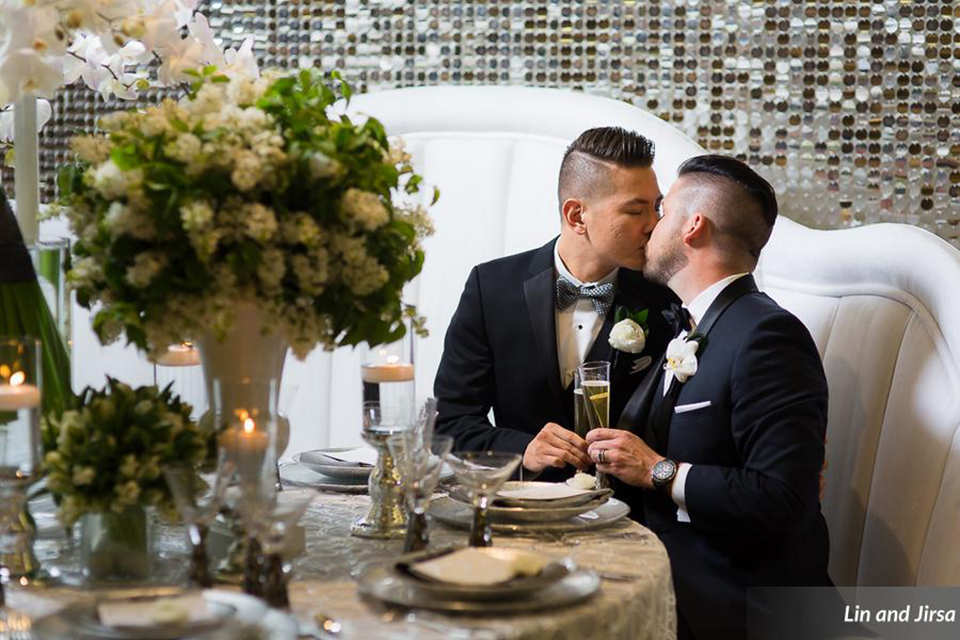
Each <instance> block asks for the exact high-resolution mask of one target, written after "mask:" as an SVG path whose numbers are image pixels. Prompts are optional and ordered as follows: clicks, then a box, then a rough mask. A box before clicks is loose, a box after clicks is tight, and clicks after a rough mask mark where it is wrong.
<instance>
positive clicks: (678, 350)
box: [663, 333, 705, 384]
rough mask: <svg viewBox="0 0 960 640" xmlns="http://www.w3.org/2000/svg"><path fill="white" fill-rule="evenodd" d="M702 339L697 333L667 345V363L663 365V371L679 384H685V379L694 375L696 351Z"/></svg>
mask: <svg viewBox="0 0 960 640" xmlns="http://www.w3.org/2000/svg"><path fill="white" fill-rule="evenodd" d="M704 337H705V336H703V335H700V334H699V333H694V334H691V335H688V336H683V337H679V338H674V339H673V340H671V341H670V343H669V344H668V345H667V361H666V362H664V363H663V369H664V371H667V372H670V373H672V374H673V377H674V378H676V379H677V382H679V383H680V384H683V383H684V382H686V381H687V378H692V377H693V376H694V375H696V373H697V364H698V363H697V351H698V350H699V349H700V344H701V343H702V342H703V341H704Z"/></svg>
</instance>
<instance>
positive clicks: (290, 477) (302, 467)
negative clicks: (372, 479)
mask: <svg viewBox="0 0 960 640" xmlns="http://www.w3.org/2000/svg"><path fill="white" fill-rule="evenodd" d="M453 478H454V473H453V469H451V468H450V467H449V466H447V464H446V463H444V465H443V468H442V469H441V470H440V482H446V481H448V480H451V479H453ZM280 480H281V481H282V482H283V484H285V485H289V486H291V487H310V488H313V489H318V490H320V491H331V492H334V493H348V494H353V495H361V494H365V493H367V482H366V481H364V482H363V483H362V484H357V483H355V482H351V481H348V480H341V479H340V478H331V477H330V476H327V475H324V474H322V473H320V472H318V471H315V470H314V469H312V468H310V466H309V465H307V464H304V463H302V462H287V463H284V464H281V465H280Z"/></svg>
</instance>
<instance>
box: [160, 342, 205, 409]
mask: <svg viewBox="0 0 960 640" xmlns="http://www.w3.org/2000/svg"><path fill="white" fill-rule="evenodd" d="M153 384H155V385H156V386H158V387H161V388H163V387H165V386H167V385H168V384H173V388H174V390H175V391H176V393H177V395H179V396H180V399H181V400H183V401H184V402H187V403H189V404H190V406H191V407H193V411H192V413H191V417H192V418H193V419H194V420H202V419H203V418H202V417H203V415H204V412H205V411H206V410H207V408H208V406H209V404H210V401H209V400H208V398H207V389H206V384H205V383H204V379H203V368H202V367H201V366H200V350H199V349H197V347H196V345H194V343H193V342H189V341H188V342H181V343H180V344H173V345H170V346H168V347H167V349H166V351H164V352H163V353H161V354H160V355H158V356H156V358H155V359H154V360H153ZM208 415H209V414H208ZM205 422H206V423H207V425H206V426H211V424H210V421H209V418H207V419H206V420H205Z"/></svg>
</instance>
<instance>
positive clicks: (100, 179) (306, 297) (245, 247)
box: [59, 66, 436, 398]
mask: <svg viewBox="0 0 960 640" xmlns="http://www.w3.org/2000/svg"><path fill="white" fill-rule="evenodd" d="M194 79H195V80H194V82H193V84H192V86H191V88H190V91H189V93H188V95H187V96H186V97H185V98H183V99H182V100H179V101H175V100H166V101H164V102H163V103H161V104H159V105H157V106H155V107H151V108H148V109H146V110H143V111H129V112H120V113H115V114H112V115H110V116H107V117H105V118H103V119H102V120H101V122H100V126H101V128H102V129H103V131H104V133H103V135H92V136H82V137H78V138H75V139H74V140H73V150H74V152H75V153H76V157H77V160H78V162H77V164H76V165H73V166H69V167H66V168H65V169H63V170H62V171H61V173H60V176H59V185H60V192H61V196H62V200H63V204H64V205H65V206H66V211H67V215H68V216H69V220H70V225H71V228H72V230H73V232H74V233H75V234H76V235H77V237H78V239H79V240H78V242H77V244H76V248H75V254H76V259H75V261H74V263H73V267H72V270H71V271H70V272H69V274H68V279H69V280H71V281H72V283H73V285H74V286H75V287H76V291H77V299H78V301H79V303H80V304H81V305H84V306H86V307H94V306H96V313H95V317H94V329H95V330H96V332H97V334H98V335H99V337H100V339H101V341H103V342H109V341H111V340H113V339H115V338H117V337H118V336H120V335H121V334H125V335H126V338H127V340H128V341H129V342H132V343H134V344H136V345H137V346H138V347H140V348H141V349H143V350H146V351H149V352H153V353H157V352H160V351H162V350H163V349H165V348H166V346H167V345H170V344H175V343H179V342H181V341H183V340H187V339H191V340H196V341H197V342H198V343H199V346H200V350H201V357H202V359H203V363H204V368H205V375H206V376H207V379H208V380H207V382H208V393H209V394H210V395H209V397H210V398H214V393H213V392H214V389H213V385H212V380H213V378H215V377H216V378H220V379H221V380H224V381H238V380H241V379H243V378H271V377H272V378H278V377H279V375H280V371H281V369H282V366H283V358H284V354H285V353H286V350H287V348H288V346H289V347H291V348H292V349H293V351H294V353H295V355H296V356H297V357H301V358H302V357H304V356H305V355H306V354H307V353H308V352H309V351H310V350H311V349H313V348H314V347H315V346H316V345H318V344H320V345H323V346H324V347H325V348H327V349H333V348H335V347H337V346H341V345H355V344H358V343H360V342H367V343H369V344H371V345H376V344H381V343H384V342H390V341H393V340H396V339H397V338H399V337H400V336H402V335H403V334H404V332H405V326H404V322H403V319H404V318H405V317H410V318H413V326H414V327H415V328H417V329H418V330H420V328H421V327H422V322H421V319H420V318H419V317H418V316H417V313H416V310H415V309H414V308H412V307H409V306H407V305H404V304H403V303H402V301H401V292H402V289H403V287H404V285H405V283H407V282H408V281H410V280H411V279H412V278H414V277H415V276H416V275H417V274H418V273H419V272H420V269H421V266H422V263H423V258H424V255H423V250H422V248H421V244H420V241H421V239H422V238H423V237H424V236H425V235H427V234H428V233H430V231H431V225H430V220H429V218H428V217H427V215H426V211H425V208H424V207H423V206H421V205H419V204H417V205H413V204H403V203H404V202H405V203H411V202H416V201H417V200H416V199H414V198H413V197H412V196H413V194H416V193H418V191H419V190H420V183H421V177H420V176H418V175H416V174H415V173H414V172H413V169H412V167H411V164H410V158H409V156H408V155H407V154H405V153H404V152H403V151H402V149H399V148H396V147H391V145H390V143H389V142H388V139H387V135H386V132H385V131H384V128H383V126H382V125H381V124H380V123H379V122H378V121H377V120H375V119H373V118H369V119H366V120H365V121H363V122H362V123H361V122H354V121H353V120H351V119H349V118H348V117H346V116H339V117H338V116H335V115H333V112H332V107H333V106H334V103H335V102H337V101H338V100H340V99H345V100H348V99H349V97H350V89H349V87H348V85H346V84H345V83H343V82H342V81H341V80H340V79H339V76H338V75H336V74H332V75H327V76H325V75H322V74H320V73H319V72H316V71H307V70H303V71H299V72H296V73H294V74H292V75H286V76H284V75H270V74H267V75H264V76H263V77H258V78H252V77H227V76H225V75H221V74H220V73H219V72H218V71H217V70H216V69H215V68H214V67H212V66H211V67H207V68H204V69H203V70H202V71H198V72H195V75H194ZM435 195H436V194H434V197H435Z"/></svg>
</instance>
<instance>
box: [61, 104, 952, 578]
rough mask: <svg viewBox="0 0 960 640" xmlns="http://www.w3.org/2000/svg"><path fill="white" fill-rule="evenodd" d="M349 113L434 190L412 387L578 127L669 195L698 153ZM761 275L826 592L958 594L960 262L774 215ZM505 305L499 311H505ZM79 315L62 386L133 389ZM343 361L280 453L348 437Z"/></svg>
mask: <svg viewBox="0 0 960 640" xmlns="http://www.w3.org/2000/svg"><path fill="white" fill-rule="evenodd" d="M350 111H351V112H353V113H355V114H363V113H367V114H372V115H375V116H376V117H378V118H380V119H381V120H382V121H383V122H384V124H385V125H386V127H387V130H388V131H389V132H390V133H392V134H398V135H402V136H403V138H404V139H405V140H406V143H407V148H408V150H409V151H410V152H411V153H412V154H413V156H414V159H415V164H416V166H417V168H418V170H419V171H420V172H422V173H423V174H424V175H425V176H426V178H427V181H428V182H429V183H431V184H435V185H437V186H439V188H440V190H441V199H440V202H439V203H438V204H437V206H436V207H435V208H434V209H433V216H434V219H435V222H436V227H437V233H436V235H435V236H433V237H432V238H430V239H428V241H427V243H426V249H427V261H426V264H425V267H424V271H423V274H422V275H421V277H420V278H419V279H418V281H417V282H415V283H413V284H412V285H411V286H410V289H409V291H408V296H407V297H408V299H409V300H410V301H415V302H416V303H417V304H418V305H419V307H420V310H421V312H423V313H424V314H425V315H426V316H427V318H428V319H429V327H430V329H431V335H430V337H429V338H427V339H425V340H422V341H420V342H419V343H418V345H417V385H418V390H419V391H420V392H421V393H422V394H426V393H429V392H430V390H432V387H433V376H434V373H435V371H436V367H437V364H438V362H439V359H440V355H441V351H442V345H443V336H444V332H445V331H446V327H447V324H448V322H449V320H450V317H451V316H452V315H453V312H454V309H455V308H456V305H457V302H458V300H459V296H460V292H461V290H462V287H463V284H464V282H465V280H466V277H467V274H468V272H469V270H470V268H471V267H472V266H473V265H474V264H476V263H478V262H482V261H485V260H489V259H492V258H495V257H498V256H502V255H506V254H510V253H514V252H517V251H521V250H524V249H528V248H532V247H536V246H538V245H540V244H542V243H543V242H546V241H547V240H548V239H550V238H551V237H553V236H554V235H556V234H557V232H558V228H559V218H558V215H559V214H558V213H557V202H556V179H557V171H558V168H559V164H560V159H561V155H562V152H563V149H564V148H565V146H566V145H567V144H568V143H569V142H570V141H571V140H572V139H573V138H575V137H576V136H577V135H578V134H579V133H580V132H581V131H583V130H584V129H587V128H589V127H593V126H602V125H620V126H624V127H627V128H631V129H635V130H637V131H639V132H641V133H643V134H644V135H646V136H648V137H649V138H651V139H653V140H654V141H655V142H656V145H657V155H656V162H655V164H654V168H655V170H656V172H657V174H658V175H659V178H660V188H661V190H662V191H663V192H664V193H666V191H667V189H668V188H669V186H670V184H671V183H672V181H673V179H674V177H675V173H676V169H677V167H678V165H679V164H680V163H681V162H682V161H683V160H685V159H686V158H688V157H690V156H693V155H697V154H700V153H703V150H702V149H701V148H700V147H699V146H698V145H697V144H696V143H695V142H694V141H692V140H690V139H689V138H687V137H686V136H684V135H683V134H681V133H679V132H678V131H677V130H676V129H674V128H672V127H670V126H669V125H668V124H666V123H664V122H663V121H661V120H660V119H658V118H657V117H655V116H653V115H651V114H648V113H646V112H644V111H642V110H640V109H637V108H635V107H632V106H630V105H627V104H625V103H622V102H616V101H613V100H609V99H605V98H599V97H593V96H588V95H584V94H579V93H572V92H568V91H560V90H551V89H531V88H521V87H434V88H416V89H402V90H395V91H384V92H380V93H374V94H366V95H362V96H358V97H356V98H355V99H354V101H353V102H352V103H351V105H350ZM759 276H760V277H759V280H760V282H761V286H762V287H763V288H765V290H766V291H767V292H769V293H770V295H772V296H773V297H774V298H775V299H777V300H778V301H779V302H780V303H781V304H783V305H784V306H785V307H787V308H788V309H790V310H792V311H793V312H794V313H796V314H797V315H798V316H799V317H800V318H801V319H802V320H803V321H804V322H805V323H806V325H807V327H808V328H809V329H810V332H811V333H812V334H813V336H814V338H815V340H816V342H817V345H818V346H819V349H820V353H821V355H822V356H823V359H824V365H825V368H826V371H827V376H828V378H829V382H830V392H831V397H830V424H829V429H828V433H829V442H828V447H827V455H828V459H829V462H830V468H829V470H828V471H827V473H826V479H827V496H826V499H825V501H824V505H823V508H824V512H825V514H826V516H827V521H828V523H829V525H830V533H831V543H832V545H831V547H832V554H831V556H832V557H831V565H830V566H831V574H832V576H833V579H834V580H835V581H836V582H837V583H838V584H850V585H852V584H860V585H915V584H916V585H957V584H960V544H958V541H960V436H958V433H960V431H958V425H960V399H958V397H957V395H958V390H960V373H958V369H960V366H958V365H960V252H958V251H956V250H955V249H953V248H952V247H950V246H949V245H947V244H946V243H945V242H943V241H941V240H939V239H938V238H936V237H935V236H933V235H932V234H930V233H927V232H924V231H921V230H919V229H916V228H912V227H907V226H902V225H876V226H872V227H865V228H861V229H853V230H844V231H814V230H811V229H807V228H806V227H803V226H801V225H798V224H796V223H794V222H792V221H790V220H788V219H784V218H782V219H781V220H780V221H779V222H778V223H777V226H776V229H775V231H774V236H773V239H772V241H771V243H770V245H769V246H768V247H767V249H766V251H765V253H764V260H763V263H762V265H761V269H760V273H759ZM507 312H508V311H507V310H504V313H507ZM88 326H89V325H88V321H87V319H86V317H85V314H84V313H82V312H80V313H78V315H77V317H76V327H77V338H76V353H77V358H76V360H77V376H76V377H77V381H78V383H80V384H82V383H85V382H88V381H93V382H97V381H98V380H99V378H100V376H102V371H109V372H111V373H113V374H116V373H117V372H118V371H120V370H121V369H123V370H126V371H127V372H128V375H125V376H123V377H125V378H128V379H133V380H134V381H146V379H148V368H147V367H146V365H145V364H142V363H141V364H136V363H134V362H133V359H132V358H131V354H130V352H129V351H127V350H122V349H120V348H117V347H113V348H111V349H110V350H107V351H100V350H99V348H98V347H95V346H92V342H91V340H90V335H89V329H88ZM358 366H359V362H358V356H357V354H356V353H355V352H352V351H349V350H340V351H337V352H335V353H333V354H324V353H315V354H312V355H311V356H310V357H309V358H308V359H307V360H306V362H303V363H299V362H295V361H292V359H291V361H290V362H288V365H287V368H286V372H285V384H290V383H298V384H299V385H300V393H299V394H298V396H297V398H296V402H295V404H294V406H293V407H292V409H291V414H292V415H291V419H292V424H293V428H294V434H293V438H292V443H291V447H290V449H288V453H293V452H295V451H299V450H302V449H304V448H307V447H315V446H322V445H345V444H354V443H357V442H359V436H358V430H359V424H358V423H359V419H358V416H357V413H358V412H357V411H356V407H357V406H358V404H359V397H360V389H359V387H360V385H359V382H358V379H357V378H358V376H357V371H358Z"/></svg>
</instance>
